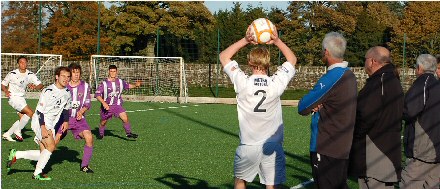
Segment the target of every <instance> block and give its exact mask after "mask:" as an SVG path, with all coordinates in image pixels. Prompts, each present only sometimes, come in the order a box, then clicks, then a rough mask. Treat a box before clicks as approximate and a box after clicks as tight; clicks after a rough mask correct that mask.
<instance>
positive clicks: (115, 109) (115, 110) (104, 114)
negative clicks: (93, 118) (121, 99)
mask: <svg viewBox="0 0 440 189" xmlns="http://www.w3.org/2000/svg"><path fill="white" fill-rule="evenodd" d="M123 112H125V109H124V108H123V107H122V106H121V105H111V106H110V109H109V110H108V111H107V110H105V109H104V108H102V107H101V120H109V119H111V118H112V117H119V114H121V113H123Z"/></svg>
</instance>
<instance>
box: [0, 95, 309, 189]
mask: <svg viewBox="0 0 440 189" xmlns="http://www.w3.org/2000/svg"><path fill="white" fill-rule="evenodd" d="M36 102H37V101H36V100H28V103H29V105H30V106H31V107H35V105H36ZM124 107H125V108H126V110H127V111H134V110H141V111H134V112H129V113H128V116H129V119H130V120H131V124H132V127H133V132H134V133H137V134H139V138H138V139H137V140H135V141H134V140H127V139H126V137H125V134H124V131H123V128H122V124H121V122H120V120H116V119H113V120H111V121H109V124H108V126H107V129H108V130H107V133H106V136H105V138H104V140H95V147H94V153H93V157H92V160H91V164H90V166H91V168H92V169H93V170H94V171H95V173H94V174H85V173H82V172H80V171H79V166H80V163H81V158H82V151H83V144H84V142H83V141H75V140H74V139H73V137H72V134H71V133H70V132H69V134H68V135H67V136H66V138H65V139H64V140H63V141H61V143H60V144H59V146H58V149H57V150H56V151H55V152H54V154H53V155H52V157H51V160H50V162H49V164H48V166H47V168H48V169H47V171H49V173H48V175H49V176H51V177H52V178H53V180H52V181H46V182H43V181H35V180H32V179H31V176H32V172H33V170H34V166H35V162H31V161H29V160H17V163H16V164H14V166H13V167H12V170H11V174H10V175H7V173H6V168H5V164H6V161H7V156H8V153H9V149H11V148H16V149H17V150H31V149H32V150H34V149H37V146H36V144H35V143H34V142H33V140H32V138H33V136H34V134H33V132H32V131H31V130H30V123H29V124H28V125H27V126H26V128H25V132H24V135H23V136H24V138H25V141H24V142H22V143H11V142H6V141H2V143H1V145H2V146H1V157H2V162H1V163H2V171H1V173H2V174H1V180H2V183H1V187H2V188H208V189H213V188H233V182H234V181H233V158H234V153H235V148H236V147H237V145H238V143H239V138H238V121H237V111H236V106H235V105H222V104H209V105H208V104H197V105H195V104H173V103H141V102H138V103H134V102H126V103H125V104H124ZM98 108H99V104H98V103H97V102H96V101H94V102H93V105H92V109H91V110H90V111H89V113H88V114H89V115H88V116H87V120H88V122H89V124H90V126H91V128H92V132H93V133H94V139H96V137H95V136H96V134H97V125H98V122H99V116H98ZM150 109H152V110H150ZM1 110H2V113H1V116H2V120H1V125H2V128H1V130H2V133H3V132H5V131H6V130H7V129H9V127H10V125H11V124H12V123H13V122H14V121H15V120H16V119H17V116H16V114H15V113H13V112H14V111H13V109H12V108H11V107H10V106H9V105H8V103H7V100H6V99H2V107H1ZM296 111H297V109H296V108H294V107H283V117H284V123H285V143H284V149H285V154H286V166H287V182H286V183H285V185H284V188H289V187H291V186H295V185H298V184H300V183H301V182H303V181H305V180H308V179H310V178H311V169H310V167H309V164H308V162H309V158H308V156H309V152H308V145H309V123H310V121H309V120H310V119H309V117H301V116H299V115H298V114H297V112H296ZM248 188H251V189H252V188H264V187H263V186H261V185H260V184H258V179H255V180H254V183H252V184H249V185H248Z"/></svg>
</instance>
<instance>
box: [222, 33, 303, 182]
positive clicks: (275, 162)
mask: <svg viewBox="0 0 440 189" xmlns="http://www.w3.org/2000/svg"><path fill="white" fill-rule="evenodd" d="M276 33H277V32H276V31H275V32H274V35H272V36H271V40H270V41H269V42H267V44H274V45H276V46H277V47H278V48H279V49H280V50H281V52H282V53H283V55H284V56H285V57H286V59H287V62H285V63H284V64H283V65H282V66H280V67H279V68H278V71H277V72H276V73H275V74H274V75H273V76H271V77H269V76H268V75H267V74H268V73H267V72H268V70H269V66H270V53H269V50H268V49H267V48H265V47H256V48H254V49H252V50H251V51H250V52H249V54H248V62H247V64H248V65H249V66H250V67H251V69H252V75H250V76H248V75H246V74H245V73H244V72H243V71H242V70H241V69H240V68H239V66H238V63H237V62H236V61H233V60H231V58H232V56H234V54H236V53H237V52H238V51H239V50H240V49H241V48H243V47H244V46H246V45H248V44H249V43H252V44H255V42H254V39H253V37H252V35H251V34H250V32H249V28H248V31H247V32H246V36H245V37H244V38H242V39H240V40H239V41H237V42H236V43H234V44H232V45H231V46H229V47H228V48H227V49H225V50H224V51H223V52H221V53H220V61H221V63H222V66H223V70H224V72H226V74H228V76H229V77H230V79H231V81H232V83H233V84H234V89H235V92H236V94H237V112H238V122H239V128H240V145H239V146H238V147H237V149H236V152H235V159H234V177H235V183H234V186H235V188H246V183H247V182H252V181H253V179H254V177H255V176H256V175H257V174H259V177H260V182H261V183H262V184H264V185H266V188H275V187H276V186H278V185H279V184H282V183H283V182H285V180H286V167H285V164H286V162H285V155H284V150H283V138H284V124H283V117H282V109H281V100H280V96H281V95H282V94H283V92H284V90H285V89H286V87H287V84H288V83H289V81H290V80H291V79H292V77H293V76H294V75H295V64H296V61H297V59H296V56H295V54H294V53H293V52H292V51H291V50H290V49H289V47H287V46H286V44H284V42H282V41H281V39H279V38H278V36H277V35H276Z"/></svg>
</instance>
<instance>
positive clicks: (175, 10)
mask: <svg viewBox="0 0 440 189" xmlns="http://www.w3.org/2000/svg"><path fill="white" fill-rule="evenodd" d="M103 21H104V23H105V25H106V26H107V29H108V30H109V34H110V36H112V38H114V39H115V40H114V41H112V42H111V44H112V46H113V47H115V54H118V55H146V56H155V52H154V49H155V47H156V36H157V32H158V31H159V32H160V34H161V35H164V36H171V37H172V36H175V37H180V38H181V39H182V40H192V41H194V40H196V38H197V36H196V34H198V32H197V30H194V28H197V29H198V30H199V31H200V30H202V31H211V32H212V31H213V28H214V27H213V25H214V19H213V16H212V15H211V13H210V12H209V11H208V9H207V8H206V7H205V6H204V5H203V3H202V2H188V1H187V2H179V1H174V2H172V1H165V2H158V1H142V2H140V1H137V2H135V1H127V2H123V3H121V5H120V6H112V7H111V8H110V11H107V12H106V13H105V14H104V16H103ZM175 43H177V44H174V45H175V46H176V47H177V50H178V51H179V48H181V46H180V43H181V41H180V40H178V41H175ZM179 52H181V51H179ZM182 54H183V53H182Z"/></svg>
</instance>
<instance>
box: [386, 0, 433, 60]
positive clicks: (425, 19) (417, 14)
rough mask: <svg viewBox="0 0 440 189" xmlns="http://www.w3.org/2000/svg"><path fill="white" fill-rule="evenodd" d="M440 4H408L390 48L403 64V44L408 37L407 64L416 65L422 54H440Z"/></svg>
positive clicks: (395, 29) (395, 30)
mask: <svg viewBox="0 0 440 189" xmlns="http://www.w3.org/2000/svg"><path fill="white" fill-rule="evenodd" d="M438 10H440V3H438V2H408V4H407V6H406V7H405V9H404V16H403V19H402V20H401V21H400V22H399V24H398V25H395V27H394V28H393V30H394V32H393V34H394V37H393V39H392V42H391V44H390V46H391V47H392V48H393V49H394V51H393V52H392V53H393V57H395V60H396V58H397V60H396V61H398V62H399V63H400V64H403V43H404V36H405V35H406V49H405V50H406V60H407V62H406V64H407V65H413V64H415V60H416V58H417V57H418V56H419V55H420V54H424V53H428V54H434V55H435V54H438V53H440V27H439V23H440V14H438Z"/></svg>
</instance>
